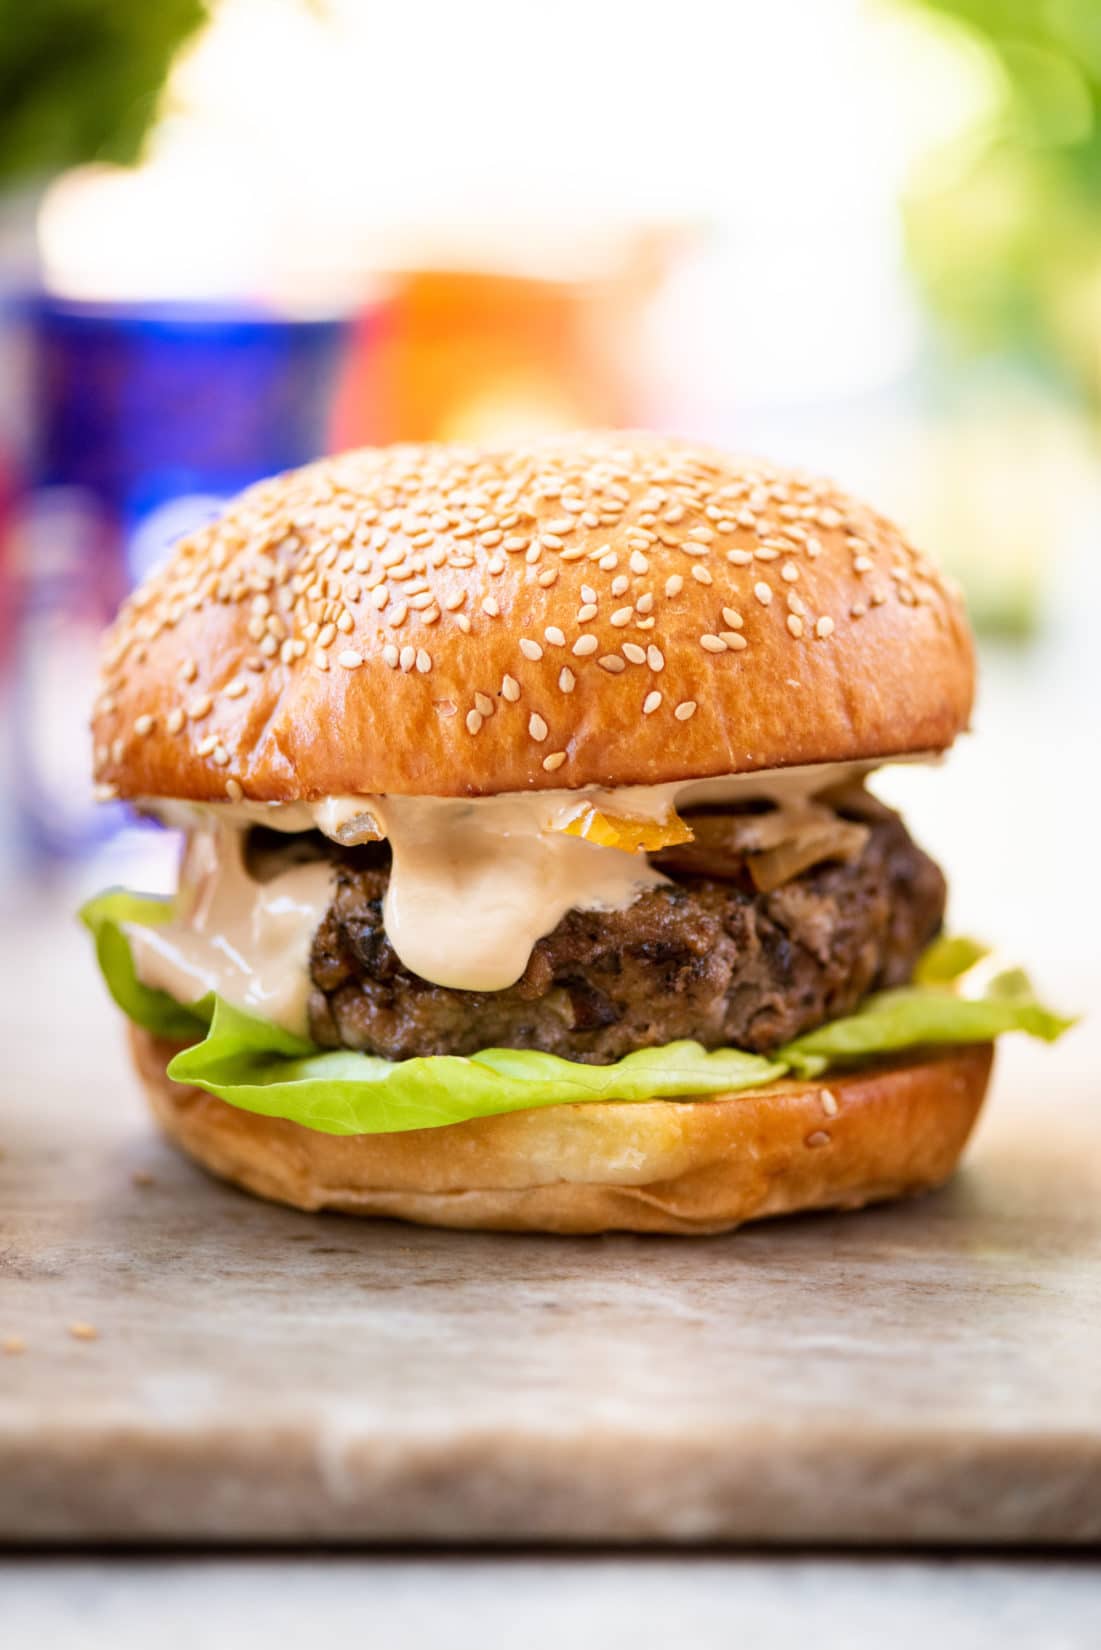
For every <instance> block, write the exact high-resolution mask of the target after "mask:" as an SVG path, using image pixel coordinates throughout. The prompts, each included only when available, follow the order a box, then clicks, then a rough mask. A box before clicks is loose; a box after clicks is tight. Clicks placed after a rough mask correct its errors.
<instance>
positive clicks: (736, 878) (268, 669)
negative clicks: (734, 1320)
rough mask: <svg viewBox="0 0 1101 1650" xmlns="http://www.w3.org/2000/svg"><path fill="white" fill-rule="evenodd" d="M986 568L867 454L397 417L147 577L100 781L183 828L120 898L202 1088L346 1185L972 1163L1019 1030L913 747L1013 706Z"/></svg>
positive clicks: (894, 1186)
mask: <svg viewBox="0 0 1101 1650" xmlns="http://www.w3.org/2000/svg"><path fill="white" fill-rule="evenodd" d="M973 685H974V665H973V653H972V644H971V638H970V635H969V632H968V627H967V623H966V619H965V616H964V612H963V609H962V606H961V603H960V600H959V597H958V595H957V594H956V592H955V591H954V589H953V588H952V587H951V585H950V584H949V583H947V582H946V580H945V579H944V578H943V577H942V575H941V574H940V573H939V572H938V570H937V568H936V567H935V566H934V565H933V564H932V562H931V561H930V560H929V559H928V558H927V557H926V556H925V555H923V554H921V553H920V552H919V551H918V550H916V549H915V548H914V546H913V545H912V544H911V543H910V542H909V540H908V539H907V538H906V536H905V535H904V534H903V533H902V532H900V531H899V529H898V528H896V527H894V526H892V525H891V523H890V522H888V521H886V520H885V519H884V518H883V517H882V516H880V515H878V514H876V513H875V512H874V511H873V510H870V509H868V508H867V507H866V506H864V505H863V504H861V503H859V502H858V501H857V500H855V499H854V498H852V497H850V496H848V495H847V494H846V493H844V492H841V491H839V490H838V489H837V488H836V487H835V486H834V485H833V484H832V483H830V482H827V481H824V480H821V479H818V478H817V477H814V476H810V475H805V474H803V473H800V472H794V471H790V470H786V469H782V468H779V467H777V466H775V465H772V464H768V463H763V462H759V461H757V460H752V461H745V460H741V459H737V458H732V457H729V456H726V455H724V454H722V453H719V452H716V451H713V450H711V449H709V448H705V447H700V446H697V445H691V444H688V443H685V442H680V441H673V440H669V439H667V438H665V437H659V436H652V435H638V434H624V433H618V432H617V433H607V434H583V435H576V436H571V437H566V438H558V439H555V440H551V441H538V442H529V443H522V444H514V445H507V446H506V445H501V446H497V447H470V446H458V445H448V444H436V445H403V446H397V447H392V448H381V449H369V450H365V451H359V452H353V453H349V454H346V455H342V456H338V457H334V458H330V459H326V460H324V461H323V462H321V463H317V464H313V465H310V466H308V467H306V468H304V469H300V470H297V471H295V472H293V473H291V474H288V475H284V476H280V477H277V478H276V479H274V480H270V481H267V482H264V483H261V484H260V485H258V486H256V487H253V488H252V489H250V490H249V491H247V492H246V493H244V494H243V496H242V497H241V498H240V499H239V500H238V501H237V502H236V503H235V504H233V505H232V506H231V507H230V508H229V510H228V511H227V512H226V514H225V515H224V516H223V517H222V518H221V519H220V520H218V521H216V522H214V523H213V524H212V525H209V526H205V527H203V528H202V529H200V530H199V531H198V532H196V533H194V534H192V535H191V536H190V537H189V538H187V539H185V540H183V541H182V542H181V543H179V545H178V546H177V547H176V548H175V550H174V552H173V553H172V555H171V557H170V559H169V560H168V562H167V564H166V565H165V566H164V567H163V568H162V569H161V570H159V571H158V572H156V573H155V574H154V575H153V576H152V577H151V578H150V579H149V580H148V581H147V582H146V583H145V584H144V585H142V586H141V587H140V588H139V589H138V590H137V591H136V592H135V593H134V594H133V595H132V596H131V597H130V598H129V600H128V601H127V603H126V604H125V606H124V607H123V609H122V611H121V613H120V614H119V616H118V618H117V620H116V622H115V624H114V626H113V628H112V629H111V631H110V632H109V634H108V636H107V638H106V642H105V648H104V654H103V667H102V681H101V684H100V690H99V694H98V698H97V700H96V703H95V708H94V715H93V738H94V752H95V778H96V782H97V787H98V794H99V795H100V796H102V797H104V798H123V799H126V800H127V801H129V802H131V803H133V804H134V805H135V806H136V807H137V808H138V809H140V810H141V811H142V812H143V813H146V814H150V815H153V816H155V817H157V818H159V819H160V820H162V821H163V822H164V823H166V824H167V825H170V826H172V827H174V828H176V829H178V830H180V831H181V832H182V834H183V847H182V855H181V862H180V874H179V888H178V892H177V894H176V896H175V898H174V899H172V900H168V901H165V900H153V899H149V898H142V897H140V896H138V895H135V894H132V893H129V892H126V891H124V890H114V891H112V892H110V893H107V894H105V895H102V896H100V897H99V898H98V899H96V900H93V901H92V902H91V903H90V905H89V906H88V907H87V908H86V910H85V912H84V916H85V920H86V922H87V924H88V926H89V927H90V928H91V930H92V931H93V933H94V935H95V939H96V947H97V952H98V956H99V961H100V964H101V967H102V970H103V973H104V975H105V977H106V980H107V983H108V985H109V988H110V990H111V992H112V994H113V996H114V998H115V1000H116V1002H117V1003H118V1004H119V1006H120V1007H121V1008H122V1009H123V1011H124V1012H125V1014H126V1015H127V1016H128V1018H129V1020H130V1022H131V1035H132V1046H133V1054H134V1058H135V1061H136V1064H137V1069H138V1072H139V1073H140V1076H141V1079H142V1081H143V1083H144V1086H145V1088H146V1091H147V1093H148V1096H149V1099H150V1102H151V1104H152V1107H153V1110H154V1112H155V1113H156V1116H157V1118H158V1119H159V1121H160V1123H161V1125H162V1126H163V1127H164V1129H165V1130H166V1131H167V1133H168V1134H169V1135H170V1136H171V1137H172V1138H173V1139H174V1140H175V1141H176V1142H177V1143H178V1144H179V1145H180V1146H181V1147H183V1149H184V1150H185V1151H187V1152H189V1153H191V1154H192V1156H194V1157H195V1158H196V1159H198V1161H199V1162H200V1163H202V1164H204V1165H205V1166H206V1167H207V1168H208V1169H210V1170H212V1171H213V1172H214V1173H215V1174H217V1175H220V1176H223V1177H224V1178H226V1179H228V1180H230V1181H234V1182H237V1183H238V1184H239V1185H241V1186H244V1187H247V1188H249V1189H250V1190H251V1191H253V1192H256V1193H259V1194H260V1195H262V1196H264V1197H268V1198H272V1199H276V1200H278V1201H280V1202H283V1203H287V1204H292V1205H295V1206H296V1207H298V1208H301V1209H309V1210H317V1209H337V1210H345V1211H349V1212H352V1213H357V1214H365V1215H389V1216H397V1217H401V1218H404V1219H408V1220H414V1221H421V1222H427V1223H432V1224H438V1225H446V1226H457V1227H484V1228H513V1229H528V1230H545V1231H553V1232H597V1231H603V1230H607V1229H613V1228H621V1229H628V1230H637V1231H649V1232H677V1233H693V1232H718V1231H722V1230H725V1229H728V1228H731V1227H734V1226H736V1225H738V1224H739V1223H740V1222H743V1221H746V1220H750V1219H754V1218H757V1217H760V1216H764V1215H776V1214H782V1213H785V1212H788V1211H792V1210H802V1209H816V1208H824V1207H831V1206H832V1207H838V1208H855V1207H857V1206H859V1205H861V1204H864V1203H867V1202H869V1201H871V1200H874V1199H882V1198H889V1197H896V1196H899V1195H902V1194H908V1193H913V1192H919V1191H922V1190H925V1189H927V1188H929V1187H933V1186H936V1185H938V1184H939V1183H940V1182H942V1181H943V1180H945V1178H946V1177H947V1176H948V1175H949V1174H950V1173H951V1172H952V1170H953V1168H954V1166H955V1164H956V1162H957V1160H958V1158H959V1156H960V1153H961V1151H962V1149H963V1146H964V1143H965V1141H966V1140H967V1137H968V1134H969V1131H970V1130H971V1128H972V1125H973V1124H974V1122H975V1118H976V1115H977V1113H978V1111H979V1107H980V1105H981V1103H982V1100H983V1096H984V1092H985V1090H986V1086H987V1081H988V1078H989V1075H990V1068H991V1058H992V1041H993V1038H994V1037H995V1036H996V1035H998V1034H999V1033H1000V1032H1002V1031H1006V1030H1012V1029H1023V1030H1026V1031H1030V1032H1032V1033H1034V1034H1036V1035H1039V1036H1042V1037H1047V1038H1051V1037H1054V1036H1055V1035H1057V1034H1058V1032H1059V1031H1060V1030H1061V1029H1062V1027H1063V1025H1064V1024H1065V1022H1063V1021H1061V1020H1059V1019H1058V1018H1057V1017H1056V1016H1054V1015H1053V1014H1051V1013H1049V1012H1048V1011H1047V1010H1045V1009H1044V1008H1042V1007H1041V1005H1040V1004H1039V1003H1038V1002H1037V1001H1036V999H1035V998H1034V996H1033V995H1032V992H1031V990H1030V988H1029V986H1028V982H1027V980H1026V979H1025V977H1024V976H1023V975H1021V974H1020V973H1018V972H1016V971H1012V970H1010V971H1007V970H1004V969H998V968H996V967H994V966H993V965H992V964H991V962H990V959H989V958H987V957H985V956H984V955H983V953H982V951H981V948H980V947H979V946H977V945H976V944H974V943H972V942H971V941H968V940H952V939H947V938H945V937H944V936H943V934H942V925H943V919H944V907H945V882H944V878H943V876H942V874H941V872H940V870H939V869H938V867H937V866H936V864H934V862H933V861H932V860H931V859H930V858H929V857H928V855H927V854H925V853H924V852H923V851H922V850H921V849H920V848H919V847H918V846H917V845H916V844H915V843H914V842H913V841H912V839H911V838H910V836H909V834H908V832H907V830H906V827H905V825H904V824H903V823H902V821H901V819H900V818H899V817H898V815H897V814H896V813H894V812H892V811H891V810H890V809H889V808H887V807H885V806H884V805H883V804H882V803H881V802H880V801H878V800H877V799H876V797H875V796H874V794H873V793H872V792H871V791H870V790H869V789H868V787H867V781H868V778H869V776H870V775H871V774H872V773H873V772H874V771H875V770H876V769H878V768H880V767H881V766H883V765H884V764H886V763H891V762H899V761H907V762H909V761H930V760H934V759H935V758H937V757H939V756H940V754H941V753H942V752H944V751H945V750H947V748H948V747H949V746H950V745H951V744H952V742H953V740H954V739H955V738H956V736H957V735H958V734H960V733H961V732H962V731H964V730H965V729H966V728H967V726H968V720H969V717H970V713H971V705H972V692H973Z"/></svg>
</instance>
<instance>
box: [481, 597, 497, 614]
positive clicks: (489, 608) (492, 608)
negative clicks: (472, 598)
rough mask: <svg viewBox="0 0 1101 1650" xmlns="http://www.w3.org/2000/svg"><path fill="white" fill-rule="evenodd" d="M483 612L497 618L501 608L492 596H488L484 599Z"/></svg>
mask: <svg viewBox="0 0 1101 1650" xmlns="http://www.w3.org/2000/svg"><path fill="white" fill-rule="evenodd" d="M482 612H483V613H485V614H487V615H488V616H489V618H491V619H496V618H498V617H499V616H500V612H501V609H500V607H499V606H498V604H497V602H496V601H495V600H494V598H493V597H492V596H486V597H485V598H484V599H483V601H482Z"/></svg>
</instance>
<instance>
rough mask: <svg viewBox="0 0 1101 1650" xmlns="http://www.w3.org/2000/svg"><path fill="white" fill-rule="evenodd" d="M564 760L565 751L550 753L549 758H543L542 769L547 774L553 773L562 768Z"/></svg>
mask: <svg viewBox="0 0 1101 1650" xmlns="http://www.w3.org/2000/svg"><path fill="white" fill-rule="evenodd" d="M565 760H566V753H565V751H551V753H550V755H549V756H544V758H543V767H544V768H545V769H546V771H547V773H555V772H556V771H557V770H558V769H559V768H560V767H561V766H562V764H563V762H564V761H565Z"/></svg>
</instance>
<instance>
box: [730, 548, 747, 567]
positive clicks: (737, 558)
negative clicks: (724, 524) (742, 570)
mask: <svg viewBox="0 0 1101 1650" xmlns="http://www.w3.org/2000/svg"><path fill="white" fill-rule="evenodd" d="M726 559H727V561H728V562H730V563H731V564H732V565H733V566H734V567H748V566H749V564H750V562H751V561H752V560H753V552H752V550H728V551H727V552H726Z"/></svg>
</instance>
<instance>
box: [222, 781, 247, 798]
mask: <svg viewBox="0 0 1101 1650" xmlns="http://www.w3.org/2000/svg"><path fill="white" fill-rule="evenodd" d="M226 795H227V796H228V797H229V800H230V801H231V802H241V801H242V800H243V799H244V795H245V793H244V791H243V790H242V789H241V786H240V784H239V783H238V781H237V780H236V779H227V780H226Z"/></svg>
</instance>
